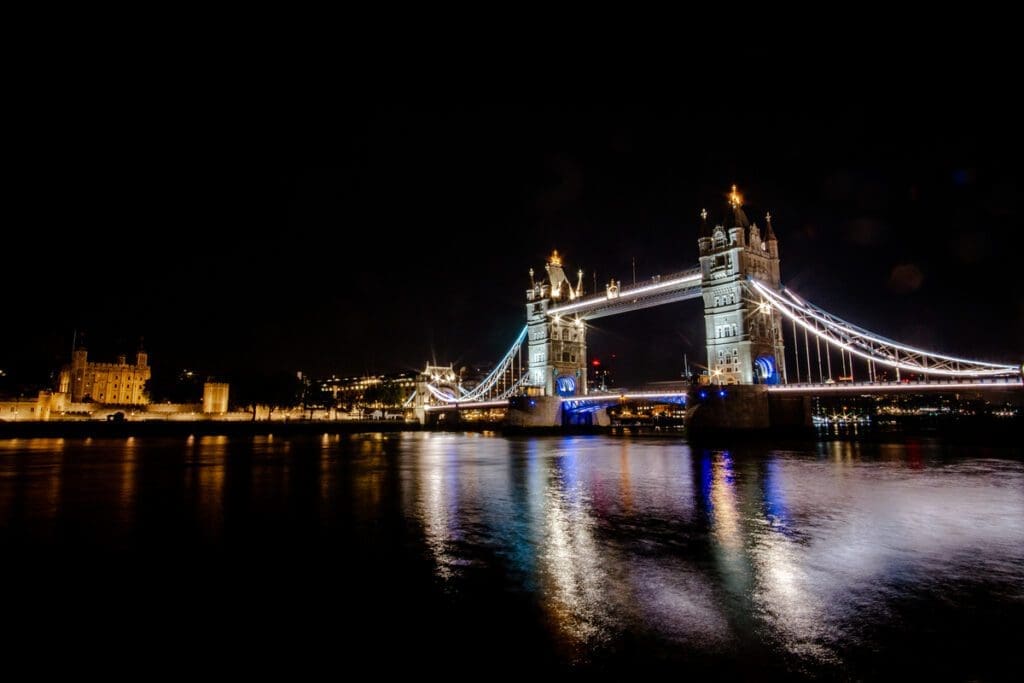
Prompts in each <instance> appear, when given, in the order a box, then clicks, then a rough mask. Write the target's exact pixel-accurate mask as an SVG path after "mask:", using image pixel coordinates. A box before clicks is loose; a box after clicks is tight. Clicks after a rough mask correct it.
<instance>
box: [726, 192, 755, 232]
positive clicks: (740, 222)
mask: <svg viewBox="0 0 1024 683" xmlns="http://www.w3.org/2000/svg"><path fill="white" fill-rule="evenodd" d="M727 197H728V199H729V209H728V210H727V211H726V213H727V214H728V213H732V216H731V219H732V220H731V221H730V220H729V218H730V216H728V215H727V216H726V225H725V227H726V228H748V227H750V220H749V219H748V218H747V214H746V213H744V212H743V195H741V194H740V193H739V190H737V189H736V186H735V185H733V186H732V192H730V193H729V194H728V195H727Z"/></svg>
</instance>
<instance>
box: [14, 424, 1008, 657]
mask: <svg viewBox="0 0 1024 683" xmlns="http://www.w3.org/2000/svg"><path fill="white" fill-rule="evenodd" d="M1007 456H1009V457H1007ZM241 534H245V536H244V537H245V539H249V540H251V541H252V542H253V543H257V544H264V543H267V542H268V540H267V539H268V538H270V539H271V540H272V541H273V542H275V543H282V542H285V541H281V540H280V539H281V538H283V539H286V542H287V543H290V544H291V545H290V546H289V548H296V547H298V548H300V549H301V548H302V546H301V543H312V544H320V543H323V544H325V547H327V548H330V549H334V550H340V551H343V552H344V553H346V554H351V553H356V552H358V553H362V554H360V555H359V557H361V558H363V559H362V561H370V562H372V561H374V560H373V559H372V558H375V557H378V556H380V557H385V558H386V561H387V562H389V563H391V564H389V565H388V566H386V567H385V566H382V567H380V571H381V572H387V573H389V575H397V576H398V577H399V579H398V580H402V581H404V580H410V581H411V580H413V579H414V578H415V576H416V572H419V571H423V570H424V569H425V571H426V572H427V573H429V576H426V577H425V580H427V581H428V582H432V584H433V585H434V586H435V587H436V589H437V590H438V591H439V593H440V594H441V595H443V596H447V597H448V598H451V599H457V598H461V597H468V598H470V599H472V600H473V601H475V602H479V603H481V604H484V605H487V604H490V603H494V604H499V602H500V601H499V600H498V597H497V596H500V595H513V596H522V597H523V598H524V599H525V600H527V601H529V602H530V603H531V604H534V605H536V607H537V613H538V615H539V618H538V620H537V623H533V624H527V625H525V626H524V625H523V624H519V625H518V628H533V629H537V630H539V631H541V632H543V633H545V634H546V635H545V637H546V638H549V639H550V641H551V642H552V643H554V644H555V647H556V649H557V651H558V652H559V653H560V656H562V657H563V658H564V659H565V661H567V662H569V663H571V664H574V665H575V664H586V663H588V662H593V661H595V660H598V659H601V658H602V657H604V658H605V659H607V658H608V657H613V656H615V655H614V653H616V652H617V651H618V648H620V647H621V645H622V643H625V642H628V643H640V644H641V645H634V647H637V648H640V649H639V651H641V652H644V653H647V654H650V653H655V654H656V656H667V657H670V658H671V657H673V656H676V655H678V654H679V653H691V652H698V653H702V654H703V655H706V656H709V657H712V658H713V657H718V656H721V657H731V656H733V655H735V654H737V653H740V654H743V653H746V654H749V653H751V652H755V653H758V654H759V656H762V657H767V658H768V659H769V661H771V658H773V657H780V658H782V659H784V660H786V661H787V662H796V663H797V664H796V665H795V667H796V669H795V670H804V669H802V668H801V667H807V666H810V667H811V669H810V670H812V671H815V670H818V671H826V672H831V673H836V672H837V671H841V670H842V669H841V667H843V666H845V665H846V664H847V663H848V661H849V660H850V658H851V657H853V658H856V657H860V656H862V654H863V653H864V652H874V651H880V650H881V651H884V650H885V648H886V647H887V642H886V640H885V638H886V636H885V634H886V633H892V632H893V631H894V630H896V631H898V630H899V629H900V628H901V624H903V623H904V622H906V621H909V622H911V623H914V624H918V625H922V624H924V625H927V624H928V616H927V615H928V614H929V613H930V612H931V611H932V610H935V609H942V610H945V612H943V613H944V614H947V615H953V616H952V617H947V618H959V616H967V615H971V614H973V613H975V611H976V608H977V606H978V604H979V601H981V602H982V603H985V604H988V602H993V603H995V604H999V603H1001V602H1004V603H1005V604H1006V605H1007V610H1016V611H1015V612H1010V614H1011V615H1016V616H1015V617H1014V618H1015V619H1016V620H1017V621H1015V622H1013V623H1017V624H1019V623H1021V610H1022V609H1024V608H1022V605H1024V466H1022V462H1021V460H1020V453H1019V451H1003V452H996V451H992V452H979V451H978V449H960V450H958V449H952V448H950V447H945V446H942V445H939V444H928V443H924V444H922V443H917V442H909V443H906V444H882V445H878V444H866V443H843V442H829V443H823V444H817V445H814V444H811V445H808V446H807V447H805V448H803V449H797V450H772V449H768V448H758V447H745V448H741V449H735V450H704V449H696V448H693V447H691V446H690V445H688V444H686V443H684V442H682V441H677V440H670V439H649V440H644V439H634V440H631V439H628V438H619V439H615V438H604V437H565V438H555V437H551V438H518V439H506V438H502V437H498V436H495V435H479V434H474V435H456V434H444V433H417V434H398V435H387V436H385V435H381V434H367V435H354V436H337V435H329V434H325V435H318V436H314V437H308V438H288V437H282V436H277V437H269V436H268V437H253V438H249V439H241V438H238V439H228V438H225V437H188V438H187V439H185V438H182V439H177V440H168V439H154V440H146V439H130V440H125V439H121V440H116V439H105V440H104V439H96V440H92V439H89V440H54V439H46V440H42V439H18V440H6V441H0V549H3V548H4V547H5V544H7V545H11V546H12V547H14V546H16V545H17V544H18V543H24V542H26V539H28V541H30V542H31V543H33V544H36V545H40V544H42V545H45V544H53V545H60V544H64V543H72V542H73V543H79V544H85V545H91V544H100V545H101V544H103V543H122V544H129V545H130V544H132V543H137V542H141V541H142V540H146V539H150V538H156V539H159V540H161V541H162V540H164V539H166V538H172V539H175V540H176V542H181V539H183V538H184V539H185V542H194V543H197V544H202V545H205V546H210V545H212V546H220V545H222V544H227V543H229V542H232V541H233V540H235V539H236V536H239V535H241ZM274 534H277V535H276V536H275V535H274ZM296 538H298V539H299V540H298V541H296V540H295V539H296ZM133 539H135V540H133ZM297 543H298V544H299V545H296V544H297ZM364 546H368V547H372V549H374V552H377V553H378V554H377V555H375V554H373V552H368V551H367V550H366V548H365V547H364ZM382 549H383V550H382ZM384 550H386V551H387V552H384ZM410 552H411V553H412V557H411V558H410V557H409V555H408V553H410ZM396 557H397V558H405V560H406V564H404V565H403V564H398V565H395V564H394V563H395V558H396ZM366 558H371V559H366ZM372 571H373V568H372V567H371V568H370V572H371V573H372ZM403 572H404V573H403ZM921 615H925V616H921ZM490 618H492V619H493V620H494V624H492V627H500V626H501V625H502V623H503V619H505V615H503V614H502V613H501V612H500V611H498V610H497V609H496V610H495V612H494V613H493V615H492V616H491V617H490ZM981 626H982V628H990V629H992V632H993V633H995V632H997V630H998V628H999V625H998V624H994V623H988V622H982V623H981ZM950 628H952V627H950ZM644 648H648V649H644ZM609 653H611V654H609ZM765 653H767V654H765ZM815 667H817V668H815ZM837 667H838V668H837ZM783 669H785V670H794V669H793V667H792V666H791V665H790V664H786V665H785V666H784V667H783Z"/></svg>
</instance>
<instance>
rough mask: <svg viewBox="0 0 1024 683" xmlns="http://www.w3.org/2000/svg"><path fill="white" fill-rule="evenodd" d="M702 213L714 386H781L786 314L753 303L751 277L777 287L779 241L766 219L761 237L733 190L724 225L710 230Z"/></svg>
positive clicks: (710, 369) (703, 288)
mask: <svg viewBox="0 0 1024 683" xmlns="http://www.w3.org/2000/svg"><path fill="white" fill-rule="evenodd" d="M707 217H708V213H707V211H701V222H702V224H701V230H700V236H699V238H698V240H697V244H698V247H699V249H700V267H701V291H702V293H703V296H704V321H705V332H706V335H707V337H706V338H707V350H708V373H709V375H710V380H711V382H712V383H713V384H776V383H778V382H780V381H785V375H786V366H785V352H784V347H783V338H782V314H781V313H779V312H778V311H777V310H775V309H774V308H772V307H768V306H766V305H760V304H759V302H757V301H755V300H753V298H752V297H751V295H750V293H749V291H748V289H747V287H746V286H745V284H744V283H745V282H746V280H747V279H748V278H752V279H756V280H759V281H761V282H764V283H765V284H767V285H770V286H771V287H774V288H778V287H779V282H780V274H779V241H778V239H777V238H776V237H775V232H774V231H773V230H772V219H771V214H767V215H766V216H765V221H766V229H765V232H764V233H763V234H762V233H761V231H760V229H759V228H758V227H757V224H756V223H751V222H750V220H749V219H748V218H747V215H746V213H744V211H743V201H742V197H741V196H740V194H739V193H738V192H737V191H736V186H735V185H733V188H732V193H731V194H730V195H729V204H728V206H727V207H726V211H725V221H724V222H723V224H722V225H716V226H715V228H714V230H709V228H708V223H707Z"/></svg>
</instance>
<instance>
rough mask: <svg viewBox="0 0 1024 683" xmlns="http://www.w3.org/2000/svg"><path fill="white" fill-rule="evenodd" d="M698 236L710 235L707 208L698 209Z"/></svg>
mask: <svg viewBox="0 0 1024 683" xmlns="http://www.w3.org/2000/svg"><path fill="white" fill-rule="evenodd" d="M698 236H699V237H711V231H710V230H708V210H707V209H701V210H700V235H698Z"/></svg>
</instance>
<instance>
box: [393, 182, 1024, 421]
mask: <svg viewBox="0 0 1024 683" xmlns="http://www.w3.org/2000/svg"><path fill="white" fill-rule="evenodd" d="M708 218H709V214H708V212H707V211H706V210H702V211H701V213H700V227H699V232H698V238H697V248H698V264H697V265H696V266H693V267H689V268H686V269H683V270H679V271H676V272H673V273H667V274H662V275H656V276H654V277H652V278H651V279H649V280H645V281H641V282H638V283H635V284H632V285H623V284H622V283H621V282H619V281H616V280H614V279H613V280H611V281H609V282H608V284H607V285H606V286H605V288H604V291H599V292H593V293H590V294H589V295H587V294H584V292H583V271H582V270H579V271H577V279H576V283H575V285H574V284H573V283H572V281H571V280H570V278H569V276H568V275H567V274H566V271H565V266H564V265H563V260H562V257H561V256H560V255H559V254H558V252H557V251H555V252H554V253H553V254H552V255H551V257H550V258H549V259H548V261H547V263H546V264H545V267H544V275H545V276H546V277H538V274H537V273H535V272H534V270H533V269H532V268H531V269H530V271H529V275H530V287H529V289H527V290H526V324H525V326H524V327H523V328H522V329H521V330H520V332H519V334H518V335H517V336H516V338H515V340H514V341H513V343H512V345H511V346H510V347H509V349H508V351H507V352H506V353H505V355H504V356H503V357H502V359H501V361H499V362H498V364H497V365H496V366H495V367H494V368H493V369H492V370H491V371H490V373H489V374H488V375H487V376H486V377H485V378H484V379H483V380H481V381H480V382H479V383H477V384H476V385H475V386H473V387H472V388H465V387H463V386H462V385H461V384H459V383H458V381H457V380H456V378H455V377H454V373H450V370H451V368H448V371H449V372H448V373H447V374H446V373H445V372H444V369H443V368H436V367H434V368H432V367H431V366H428V367H427V369H426V371H425V372H424V373H422V374H421V375H420V378H419V380H418V382H417V389H416V393H415V394H414V396H413V398H412V403H413V405H414V407H415V409H416V414H417V417H418V418H419V419H420V420H421V421H426V420H427V419H428V415H429V414H431V413H437V412H447V411H452V410H465V409H477V410H479V409H484V408H494V407H503V406H504V407H507V408H508V421H509V422H510V423H512V424H522V425H538V426H539V425H556V424H562V423H563V422H564V421H567V417H568V416H570V415H575V416H578V415H580V414H593V415H594V416H596V418H597V420H598V422H600V421H601V419H602V415H604V419H607V416H606V414H605V413H604V411H603V409H604V408H607V407H608V406H609V405H611V404H613V403H614V402H616V401H625V400H639V399H643V400H648V401H653V402H668V403H683V402H685V401H686V400H687V396H688V394H689V391H688V390H686V389H678V390H672V391H661V392H660V393H659V392H644V391H642V390H640V389H638V390H636V391H628V390H620V391H619V392H617V393H615V394H591V395H588V390H587V368H588V366H587V342H586V332H587V322H588V321H590V320H594V319H597V318H601V317H605V316H610V315H618V314H621V313H627V312H630V311H635V310H640V309H644V308H650V307H653V306H662V305H666V304H672V303H677V302H682V301H688V300H691V299H698V298H699V299H702V300H703V305H704V329H705V339H706V350H707V368H708V374H707V375H706V377H705V378H703V379H704V381H705V382H706V383H708V384H711V385H715V386H718V387H720V388H721V387H727V386H731V387H732V389H730V392H731V393H732V394H733V395H734V396H735V400H734V401H733V402H732V403H731V406H730V407H729V408H728V409H723V408H722V406H720V405H719V406H717V407H715V408H713V409H712V408H710V407H709V408H708V409H707V410H706V411H705V413H707V414H708V416H710V418H709V419H712V420H713V422H714V424H715V426H720V427H724V428H730V427H758V426H760V427H767V426H771V425H772V424H775V423H777V422H778V421H779V420H783V419H784V420H792V419H801V418H800V415H804V418H806V422H807V423H808V424H809V421H810V417H809V414H807V412H808V411H807V410H806V404H805V405H803V407H802V408H801V406H800V405H799V401H800V400H801V399H802V398H806V397H809V396H819V395H820V396H824V395H830V394H840V393H857V394H862V395H863V394H878V393H894V392H904V391H943V390H945V391H951V390H964V389H986V388H1001V389H1019V388H1021V387H1022V372H1024V367H1022V366H1021V365H1015V364H1006V363H996V362H988V361H979V360H971V359H965V358H959V357H956V356H952V355H948V354H941V353H937V352H934V351H928V350H923V349H919V348H915V347H912V346H910V345H907V344H903V343H900V342H897V341H894V340H892V339H888V338H886V337H883V336H881V335H878V334H875V333H873V332H870V331H868V330H866V329H864V328H862V327H859V326H857V325H855V324H853V323H850V322H847V321H845V320H843V319H841V318H839V317H838V316H835V315H833V314H831V313H829V312H828V311H826V310H824V309H822V308H820V307H818V306H815V305H814V304H812V303H810V302H809V301H808V300H806V299H804V298H803V297H802V296H800V295H798V294H797V293H796V292H794V291H792V290H790V289H788V288H787V287H785V286H784V285H783V284H782V281H781V268H780V256H779V240H778V238H777V236H776V234H775V231H774V229H773V226H772V221H771V214H766V215H765V227H764V229H763V230H762V229H761V228H760V227H759V226H758V225H757V223H756V222H752V221H750V220H749V218H748V217H747V214H746V212H745V211H744V209H743V200H742V197H741V196H740V194H739V192H738V191H737V190H736V186H733V188H732V192H731V193H730V194H729V195H728V203H727V205H726V207H725V210H724V212H723V214H722V219H721V221H719V222H717V223H715V224H714V225H712V224H711V223H710V222H709V221H708ZM890 373H891V375H890ZM706 393H708V392H704V391H700V392H698V394H699V395H701V396H703V395H704V394H706ZM712 393H714V392H712ZM722 393H725V392H724V391H723V392H722ZM769 396H773V397H774V398H769ZM794 401H796V403H794ZM772 402H774V403H772ZM787 402H788V403H787ZM693 403H696V402H695V401H693ZM694 407H695V408H696V405H695V406H694ZM787 415H788V417H786V416H787ZM780 416H783V417H780ZM793 416H796V417H795V418H794V417H793Z"/></svg>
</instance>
